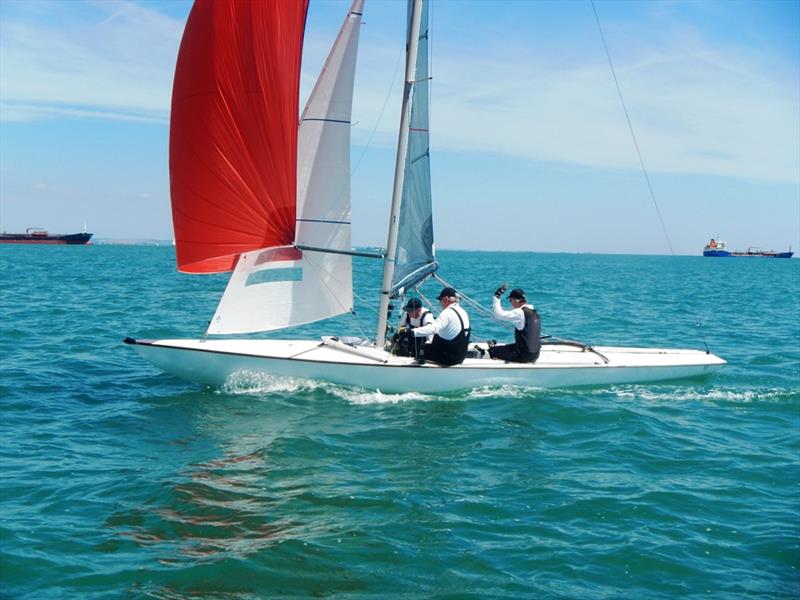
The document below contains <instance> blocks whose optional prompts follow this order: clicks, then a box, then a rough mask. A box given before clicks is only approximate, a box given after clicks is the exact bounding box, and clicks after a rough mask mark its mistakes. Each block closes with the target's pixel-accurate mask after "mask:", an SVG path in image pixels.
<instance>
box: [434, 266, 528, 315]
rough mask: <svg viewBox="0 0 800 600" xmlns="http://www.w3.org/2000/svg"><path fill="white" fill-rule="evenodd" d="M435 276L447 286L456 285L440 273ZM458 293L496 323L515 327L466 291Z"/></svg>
mask: <svg viewBox="0 0 800 600" xmlns="http://www.w3.org/2000/svg"><path fill="white" fill-rule="evenodd" d="M433 277H434V278H435V279H436V280H438V281H439V282H440V283H443V284H444V285H446V286H449V287H455V286H452V285H450V284H449V283H447V282H446V281H445V280H444V279H442V278H441V277H439V276H438V275H434V276H433ZM458 294H459V296H461V299H462V300H464V301H465V302H466V303H467V304H469V305H470V306H472V307H473V308H475V309H476V310H477V311H478V312H480V313H483V315H484V316H485V317H487V318H489V319H490V320H492V321H494V322H495V323H498V324H500V325H502V326H503V327H507V328H513V327H514V324H513V323H509V322H508V321H502V320H500V319H498V318H497V316H495V314H494V311H491V310H489V309H488V308H486V307H485V306H482V305H480V304H478V303H477V302H476V301H475V300H473V299H472V298H470V297H469V296H467V295H466V294H465V293H464V292H458Z"/></svg>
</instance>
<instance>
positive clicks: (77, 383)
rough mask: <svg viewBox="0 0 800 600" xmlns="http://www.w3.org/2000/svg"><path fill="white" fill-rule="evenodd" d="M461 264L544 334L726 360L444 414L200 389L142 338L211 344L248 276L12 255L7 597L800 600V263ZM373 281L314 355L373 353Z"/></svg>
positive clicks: (531, 393) (122, 259)
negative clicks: (527, 304) (228, 298)
mask: <svg viewBox="0 0 800 600" xmlns="http://www.w3.org/2000/svg"><path fill="white" fill-rule="evenodd" d="M439 258H440V261H441V263H442V265H443V267H442V269H441V271H440V273H441V275H442V276H443V277H444V278H445V279H446V280H448V281H450V282H452V283H454V284H456V285H457V286H459V287H461V288H462V289H463V290H464V291H465V292H467V293H468V294H469V295H471V296H473V297H475V298H476V299H480V300H481V301H483V302H484V303H485V305H486V306H489V305H490V302H489V301H490V297H491V293H492V291H493V290H494V289H495V288H496V287H497V285H498V284H499V283H502V282H504V281H508V282H509V283H510V284H511V285H512V286H520V287H523V288H525V289H526V290H527V291H528V293H529V296H530V298H531V299H532V300H533V302H534V303H535V304H536V305H537V307H538V308H539V310H540V312H541V315H542V322H543V329H544V330H545V331H546V332H547V333H550V334H554V335H558V336H561V337H567V338H572V339H580V340H583V341H586V342H590V343H603V344H626V345H643V346H648V345H659V346H677V347H697V348H702V347H704V346H703V344H704V340H705V342H707V343H708V345H709V347H710V349H711V351H712V352H714V353H717V354H719V355H721V356H723V357H724V358H726V359H727V360H728V361H729V364H728V365H727V366H726V367H725V368H724V369H723V370H722V371H721V372H719V373H718V374H716V375H714V376H712V377H710V378H706V379H696V380H689V381H679V382H671V383H662V384H657V385H655V384H648V385H621V386H611V387H594V388H584V389H560V390H539V389H528V388H511V387H502V388H485V389H476V390H472V391H469V392H466V393H462V394H456V395H446V396H426V395H420V394H402V395H386V394H381V393H377V392H370V391H367V390H363V389H350V388H344V387H338V386H334V385H330V384H325V383H318V382H312V381H297V380H280V379H270V378H263V379H260V380H248V381H239V382H237V383H235V384H231V385H229V386H228V387H226V388H225V389H222V390H212V389H202V388H200V387H198V386H196V385H192V384H189V383H185V382H183V381H180V380H177V379H175V378H173V377H171V376H168V375H164V374H161V373H159V372H158V371H156V370H155V369H154V368H152V367H150V366H149V365H148V364H146V363H144V362H142V361H141V360H140V359H139V358H138V357H137V356H136V355H135V353H134V352H133V351H132V350H131V348H129V347H126V346H124V345H123V344H122V339H123V338H124V337H125V336H126V335H131V336H134V337H153V336H190V337H192V336H197V335H200V334H201V332H202V331H203V329H204V326H205V323H206V321H207V320H208V319H209V318H210V317H211V314H212V313H213V310H214V308H215V305H216V301H217V299H218V297H219V295H220V293H221V291H222V289H223V288H224V285H225V282H226V277H224V276H206V277H198V276H187V275H179V274H178V273H176V271H175V265H174V257H173V248H171V247H130V246H104V245H95V246H87V247H55V246H54V247H46V246H40V247H32V246H28V247H26V246H7V245H6V246H2V247H0V284H1V285H2V295H1V296H0V308H1V309H2V311H1V312H0V315H2V321H1V322H0V351H2V356H1V357H0V360H2V378H1V379H0V406H2V419H0V460H2V465H1V466H0V477H2V481H0V490H2V499H1V502H2V504H0V596H1V597H3V598H14V599H16V598H31V599H39V598H43V599H49V598H53V599H55V598H58V599H62V598H79V599H89V600H93V599H107V598H157V599H183V598H198V599H213V600H222V599H225V600H228V599H231V600H233V599H236V600H245V599H254V598H274V597H333V598H362V597H372V598H417V597H426V598H434V597H435V598H648V599H649V598H797V597H799V596H800V571H799V570H798V569H800V485H799V484H800V261H798V260H790V261H789V260H767V259H703V258H702V257H664V256H616V255H615V256H609V255H566V254H526V253H481V252H455V251H453V252H441V253H440V255H439ZM356 266H357V275H356V281H355V287H356V292H357V294H358V296H359V297H360V298H363V300H359V302H358V305H357V315H356V316H355V317H341V318H337V319H335V320H332V321H330V322H328V323H323V324H316V325H312V326H307V327H305V328H301V329H299V330H297V331H293V332H291V335H293V336H296V337H304V336H308V335H313V336H318V335H320V334H323V333H334V334H336V333H342V334H347V333H350V334H358V333H359V330H360V329H363V331H364V332H366V333H367V334H372V331H373V328H374V314H373V313H372V312H371V310H370V306H371V303H372V302H373V300H374V299H375V298H376V297H377V287H378V283H379V281H378V280H379V268H380V266H379V265H378V264H376V263H375V262H372V261H369V260H368V259H358V260H357V261H356ZM436 287H438V286H431V288H430V289H429V290H428V291H430V292H434V293H435V291H437V290H436V289H435V288H436ZM472 314H473V324H474V326H475V331H476V336H477V337H481V338H484V337H501V336H503V335H505V333H504V330H498V329H497V328H496V327H494V326H492V325H491V324H490V323H488V322H487V321H485V320H483V319H481V318H478V316H477V314H475V313H474V312H473V313H472ZM698 320H699V321H700V323H701V326H699V327H698V326H697V325H696V322H697V321H698ZM282 335H284V336H285V335H287V334H286V333H284V334H282ZM276 337H279V336H276Z"/></svg>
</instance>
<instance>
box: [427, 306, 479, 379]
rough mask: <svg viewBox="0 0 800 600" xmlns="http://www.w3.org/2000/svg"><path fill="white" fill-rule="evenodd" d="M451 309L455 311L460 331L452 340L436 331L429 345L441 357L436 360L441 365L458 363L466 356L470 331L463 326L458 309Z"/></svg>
mask: <svg viewBox="0 0 800 600" xmlns="http://www.w3.org/2000/svg"><path fill="white" fill-rule="evenodd" d="M448 308H452V307H448ZM445 310H447V309H445ZM452 310H453V312H454V313H456V317H458V322H459V323H461V331H459V332H458V335H457V336H456V337H454V338H453V339H452V340H446V339H444V338H442V337H439V334H438V333H437V334H436V335H434V336H433V340H431V347H432V348H435V349H436V353H437V354H438V355H439V356H440V357H441V359H439V360H437V362H440V363H441V364H443V365H460V364H461V363H462V362H464V359H465V358H466V357H467V350H468V348H469V336H470V333H471V332H470V330H469V329H468V328H465V327H464V320H463V319H462V318H461V315H460V314H458V311H457V310H456V309H455V308H453V309H452Z"/></svg>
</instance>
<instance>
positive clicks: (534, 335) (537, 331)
mask: <svg viewBox="0 0 800 600" xmlns="http://www.w3.org/2000/svg"><path fill="white" fill-rule="evenodd" d="M522 314H524V315H525V327H523V328H522V330H519V329H514V346H516V348H517V352H519V356H520V357H521V358H528V359H530V360H536V358H537V357H538V356H539V351H540V350H541V348H542V339H541V337H542V323H541V320H540V319H539V313H538V312H536V309H535V308H531V307H530V306H523V307H522Z"/></svg>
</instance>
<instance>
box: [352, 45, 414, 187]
mask: <svg viewBox="0 0 800 600" xmlns="http://www.w3.org/2000/svg"><path fill="white" fill-rule="evenodd" d="M405 53H406V49H405V47H404V48H403V49H402V50H401V52H400V54H399V55H398V57H397V62H396V63H395V65H394V74H393V75H392V82H391V83H390V84H389V90H388V91H387V92H386V98H384V99H383V106H382V107H381V112H380V114H378V119H377V120H376V121H375V127H373V128H372V132H371V133H370V134H369V137H368V138H367V143H366V144H364V149H363V150H362V151H361V155H360V156H359V157H358V160H357V161H356V164H355V166H354V167H353V168H352V170H351V171H350V176H351V177H352V176H353V175H355V174H356V171H358V166H359V165H360V164H361V161H362V159H363V158H364V155H365V154H366V153H367V150H369V147H370V145H371V144H372V138H373V137H375V132H376V131H378V126H379V125H380V124H381V121H382V120H383V113H384V112H386V106H387V105H388V104H389V98H391V95H392V90H393V89H394V84H395V81H397V72H398V71H399V69H400V59H401V58H403V56H405Z"/></svg>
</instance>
